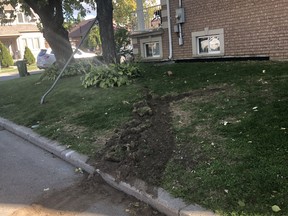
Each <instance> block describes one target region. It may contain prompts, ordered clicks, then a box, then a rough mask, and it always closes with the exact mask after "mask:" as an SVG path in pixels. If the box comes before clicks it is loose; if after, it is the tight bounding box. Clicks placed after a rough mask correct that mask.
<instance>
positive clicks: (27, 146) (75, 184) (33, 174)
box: [0, 128, 135, 216]
mask: <svg viewBox="0 0 288 216" xmlns="http://www.w3.org/2000/svg"><path fill="white" fill-rule="evenodd" d="M133 202H135V200H134V199H132V198H131V197H128V196H127V195H125V194H123V193H120V192H118V191H116V190H114V189H113V188H111V187H109V186H108V185H106V184H105V183H103V182H102V181H101V179H100V178H97V177H93V178H90V179H87V176H86V175H84V174H81V173H79V172H75V168H74V167H72V166H71V165H69V164H68V163H66V162H64V161H62V160H60V159H58V158H56V157H54V156H53V155H52V154H50V153H48V152H46V151H44V150H42V149H40V148H38V147H36V146H34V145H32V144H31V143H29V142H27V141H25V140H23V139H21V138H20V137H18V136H15V135H13V134H11V133H10V132H8V131H6V130H3V129H1V128H0V215H1V216H20V215H21V216H42V215H43V216H44V215H45V216H54V215H56V216H57V215H62V216H110V215H111V216H116V215H117V216H122V215H123V216H126V215H128V213H127V208H128V206H129V205H131V203H133Z"/></svg>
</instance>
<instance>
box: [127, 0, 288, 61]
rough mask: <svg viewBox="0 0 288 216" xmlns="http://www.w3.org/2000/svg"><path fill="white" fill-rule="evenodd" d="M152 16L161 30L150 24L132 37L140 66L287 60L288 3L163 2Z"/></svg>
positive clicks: (275, 0)
mask: <svg viewBox="0 0 288 216" xmlns="http://www.w3.org/2000/svg"><path fill="white" fill-rule="evenodd" d="M159 7H160V11H161V13H159ZM151 9H152V10H153V8H151ZM154 10H155V11H157V13H158V15H157V16H158V17H159V14H160V15H161V25H160V27H159V26H158V27H157V28H155V27H153V26H152V25H151V26H149V24H148V26H147V25H145V26H144V28H143V27H142V29H139V28H138V29H136V30H135V31H133V32H132V34H131V35H132V42H133V50H134V54H135V55H136V56H138V57H140V58H141V59H142V60H168V59H172V60H179V59H199V58H200V59H201V58H228V57H229V58H230V57H238V58H242V57H248V58H252V57H253V58H269V59H271V60H287V59H288V19H287V17H288V1H287V0H245V1H239V0H178V1H177V0H161V5H159V6H157V8H155V9H154ZM150 14H153V13H150ZM155 14H156V13H154V14H153V15H152V17H151V15H150V17H148V19H151V20H152V19H153V20H155ZM137 15H138V14H137ZM140 15H141V14H140ZM143 17H144V18H145V19H146V18H147V16H145V13H144V16H143ZM169 17H170V19H169ZM137 19H138V22H139V19H141V17H140V16H139V15H138V17H137ZM145 23H146V22H145ZM148 23H149V22H148Z"/></svg>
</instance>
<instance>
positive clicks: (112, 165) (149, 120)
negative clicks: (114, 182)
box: [95, 88, 220, 186]
mask: <svg viewBox="0 0 288 216" xmlns="http://www.w3.org/2000/svg"><path fill="white" fill-rule="evenodd" d="M219 90H220V89H219V88H214V89H209V90H207V91H201V90H199V91H193V92H188V93H182V94H179V95H168V96H163V97H153V96H152V95H151V94H149V93H147V94H146V99H144V100H142V101H140V102H138V103H135V104H134V105H133V107H134V109H133V120H131V121H129V122H128V123H126V124H124V125H123V126H122V127H121V128H119V129H116V130H115V134H114V135H113V136H112V138H111V139H110V140H109V141H108V142H107V143H106V145H105V147H104V149H103V150H102V151H101V152H99V154H97V155H96V157H95V158H101V160H99V159H98V160H96V162H95V164H96V165H95V166H96V167H100V168H101V169H102V170H104V171H106V172H109V173H111V174H112V175H114V176H115V177H116V178H118V179H119V180H126V181H127V180H133V179H134V178H140V179H142V180H144V181H146V182H147V183H148V184H150V185H154V186H160V185H161V183H162V180H163V179H162V177H163V173H164V171H165V169H166V165H167V163H168V162H169V160H170V159H171V157H172V156H173V154H174V151H175V134H174V132H173V127H172V116H171V110H170V103H171V102H172V101H178V100H180V99H182V98H185V97H193V96H202V95H204V94H211V93H213V92H216V91H219Z"/></svg>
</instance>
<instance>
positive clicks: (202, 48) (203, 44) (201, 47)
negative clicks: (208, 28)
mask: <svg viewBox="0 0 288 216" xmlns="http://www.w3.org/2000/svg"><path fill="white" fill-rule="evenodd" d="M197 45H198V54H203V53H207V54H209V53H220V38H219V35H213V36H207V37H197Z"/></svg>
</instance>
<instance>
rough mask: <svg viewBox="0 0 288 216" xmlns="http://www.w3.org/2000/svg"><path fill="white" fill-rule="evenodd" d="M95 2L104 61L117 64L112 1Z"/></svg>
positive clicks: (101, 0)
mask: <svg viewBox="0 0 288 216" xmlns="http://www.w3.org/2000/svg"><path fill="white" fill-rule="evenodd" d="M95 1H96V3H97V19H98V22H99V28H100V37H101V41H102V50H103V59H104V61H105V63H116V62H117V54H116V47H115V40H114V27H113V4H112V0H95Z"/></svg>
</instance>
